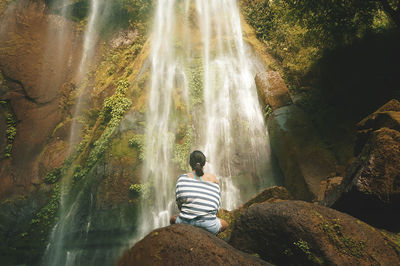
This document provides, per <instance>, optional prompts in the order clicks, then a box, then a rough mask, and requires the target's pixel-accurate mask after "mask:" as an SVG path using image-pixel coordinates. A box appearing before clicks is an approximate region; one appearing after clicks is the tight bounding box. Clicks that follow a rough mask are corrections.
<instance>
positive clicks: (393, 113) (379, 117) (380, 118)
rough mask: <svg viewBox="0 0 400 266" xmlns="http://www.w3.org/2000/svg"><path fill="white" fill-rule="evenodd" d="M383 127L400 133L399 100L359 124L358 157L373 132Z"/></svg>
mask: <svg viewBox="0 0 400 266" xmlns="http://www.w3.org/2000/svg"><path fill="white" fill-rule="evenodd" d="M383 127H387V128H390V129H394V130H397V131H400V102H399V101H398V100H395V99H393V100H391V101H389V102H388V103H386V104H385V105H383V106H382V107H381V108H379V109H378V110H377V111H375V112H374V113H373V114H371V115H369V116H367V117H366V118H364V119H363V120H362V121H361V122H359V123H358V124H357V129H358V132H357V139H356V145H355V149H354V152H355V154H356V155H358V154H359V153H360V152H361V150H362V148H363V147H364V145H365V143H366V142H367V140H368V138H369V136H370V135H371V133H372V132H373V131H375V130H377V129H380V128H383Z"/></svg>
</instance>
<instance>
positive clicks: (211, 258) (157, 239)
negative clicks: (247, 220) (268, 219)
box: [117, 224, 270, 266]
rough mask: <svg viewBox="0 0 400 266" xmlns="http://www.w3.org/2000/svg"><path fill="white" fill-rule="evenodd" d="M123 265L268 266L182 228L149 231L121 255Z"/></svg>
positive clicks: (206, 235)
mask: <svg viewBox="0 0 400 266" xmlns="http://www.w3.org/2000/svg"><path fill="white" fill-rule="evenodd" d="M117 265H118V266H124V265H270V264H268V263H267V262H265V261H262V260H260V259H259V258H257V257H255V256H252V255H249V254H246V253H243V252H241V251H239V250H236V249H234V248H233V247H232V246H230V245H228V244H227V243H226V242H224V241H222V240H221V239H219V238H217V237H216V236H214V235H212V234H210V233H208V232H207V231H205V230H203V229H200V228H197V227H194V226H191V225H183V224H175V225H172V226H168V227H164V228H160V229H157V230H154V231H152V232H151V233H150V234H148V235H147V236H146V237H145V238H144V239H142V240H141V241H139V242H138V243H136V244H135V245H134V246H133V247H132V248H131V249H129V250H128V251H126V252H125V254H124V255H123V256H122V258H121V259H120V260H119V262H118V263H117Z"/></svg>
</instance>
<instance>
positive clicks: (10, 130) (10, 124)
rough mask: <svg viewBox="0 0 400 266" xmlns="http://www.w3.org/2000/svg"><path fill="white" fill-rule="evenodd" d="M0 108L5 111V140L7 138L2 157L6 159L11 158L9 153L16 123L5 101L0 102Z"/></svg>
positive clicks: (15, 131)
mask: <svg viewBox="0 0 400 266" xmlns="http://www.w3.org/2000/svg"><path fill="white" fill-rule="evenodd" d="M0 104H1V106H2V107H3V108H4V109H6V111H5V113H4V114H5V117H6V123H7V129H6V138H7V145H6V148H5V151H4V156H5V157H6V158H9V157H11V152H12V147H13V143H14V139H15V136H16V135H17V128H16V126H17V122H16V121H15V119H14V116H13V115H12V114H11V112H10V109H11V108H10V106H9V103H8V102H7V101H1V102H0Z"/></svg>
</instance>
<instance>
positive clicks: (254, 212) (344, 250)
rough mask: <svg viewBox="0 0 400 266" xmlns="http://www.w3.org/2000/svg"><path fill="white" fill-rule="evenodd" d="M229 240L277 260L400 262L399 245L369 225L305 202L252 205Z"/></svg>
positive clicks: (297, 262)
mask: <svg viewBox="0 0 400 266" xmlns="http://www.w3.org/2000/svg"><path fill="white" fill-rule="evenodd" d="M229 243H230V244H231V245H232V246H234V247H236V248H237V249H240V250H242V251H244V252H248V253H257V254H259V256H260V257H261V258H262V259H264V260H267V261H271V262H272V263H275V264H277V265H316V264H323V265H372V264H377V265H398V264H399V263H400V258H399V254H400V247H399V246H398V245H397V244H396V243H394V242H393V241H392V240H391V239H390V238H388V237H386V236H385V235H384V234H382V233H380V232H379V231H377V230H375V229H374V228H372V227H371V226H369V225H367V224H365V223H363V222H361V221H359V220H357V219H355V218H353V217H351V216H349V215H347V214H344V213H340V212H338V211H336V210H333V209H329V208H326V207H322V206H318V205H315V204H311V203H307V202H302V201H282V202H278V203H273V204H268V203H260V204H255V205H253V206H251V207H250V208H249V209H248V210H247V211H245V212H244V213H243V214H242V215H241V216H240V218H239V220H238V222H237V224H236V226H235V228H234V230H233V232H232V237H231V239H230V241H229Z"/></svg>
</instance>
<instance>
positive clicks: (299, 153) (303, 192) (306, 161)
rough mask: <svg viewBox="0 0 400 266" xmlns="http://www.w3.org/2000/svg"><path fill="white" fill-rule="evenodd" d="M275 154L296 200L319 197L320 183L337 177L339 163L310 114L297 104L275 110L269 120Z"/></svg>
mask: <svg viewBox="0 0 400 266" xmlns="http://www.w3.org/2000/svg"><path fill="white" fill-rule="evenodd" d="M267 125H268V132H269V135H270V141H271V148H272V152H273V153H274V154H275V155H276V157H277V160H278V163H279V166H280V169H281V170H282V173H283V175H284V185H285V187H286V188H287V189H288V190H289V191H290V193H291V194H292V195H293V196H294V197H295V198H296V199H301V200H306V201H311V200H314V199H316V198H317V195H318V192H319V190H320V184H321V181H323V180H326V179H327V178H328V177H333V176H336V175H337V174H336V160H335V158H334V156H333V154H332V153H331V151H330V150H329V149H328V148H327V147H326V146H325V144H324V143H323V141H322V140H321V137H320V135H319V134H318V133H317V131H316V129H315V127H314V126H313V124H312V121H311V120H310V118H309V117H308V116H307V114H306V113H305V112H304V111H303V110H302V109H301V108H299V107H297V106H296V105H289V106H285V107H281V108H279V109H278V110H275V111H274V112H273V113H272V115H271V116H270V117H269V118H268V120H267Z"/></svg>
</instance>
